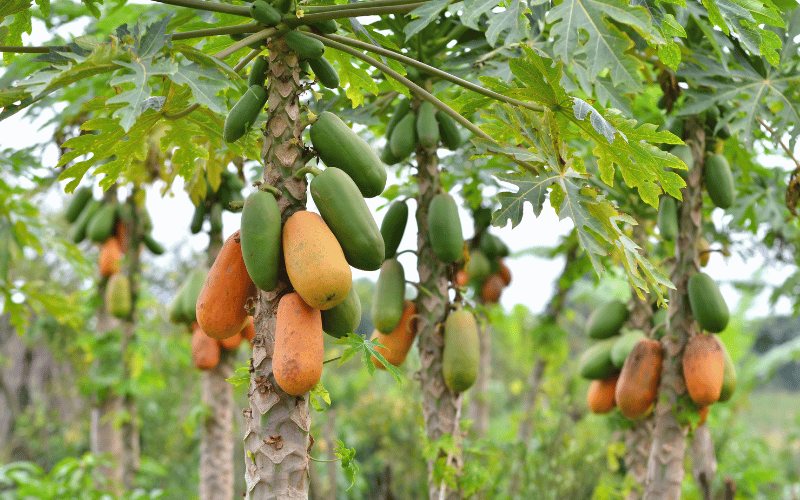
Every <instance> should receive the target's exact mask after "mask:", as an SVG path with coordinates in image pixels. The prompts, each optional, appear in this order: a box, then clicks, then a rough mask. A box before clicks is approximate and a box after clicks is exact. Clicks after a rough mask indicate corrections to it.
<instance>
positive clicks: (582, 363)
mask: <svg viewBox="0 0 800 500" xmlns="http://www.w3.org/2000/svg"><path fill="white" fill-rule="evenodd" d="M616 341H617V339H616V338H610V339H606V340H603V341H600V342H598V343H596V344H594V345H593V346H591V347H590V348H588V349H587V350H586V351H584V353H583V355H582V356H581V358H580V360H578V372H579V373H580V375H581V377H583V378H585V379H589V380H602V379H604V378H607V377H610V376H611V375H613V374H614V372H616V371H619V370H618V369H617V368H616V367H615V366H614V363H613V362H612V361H611V349H613V348H614V344H615V343H616Z"/></svg>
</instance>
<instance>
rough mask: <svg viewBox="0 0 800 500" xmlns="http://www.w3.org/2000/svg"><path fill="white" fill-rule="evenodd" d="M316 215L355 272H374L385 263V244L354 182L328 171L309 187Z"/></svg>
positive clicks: (328, 169) (337, 173)
mask: <svg viewBox="0 0 800 500" xmlns="http://www.w3.org/2000/svg"><path fill="white" fill-rule="evenodd" d="M310 190H311V197H312V198H313V199H314V204H316V206H317V209H318V210H319V214H320V215H321V216H322V219H323V220H324V221H325V223H326V224H328V227H329V228H330V230H331V232H333V234H334V235H335V236H336V239H337V240H338V241H339V244H340V245H341V246H342V251H343V252H344V256H345V259H347V262H348V263H349V264H350V265H351V266H353V267H355V268H356V269H362V270H364V271H374V270H376V269H378V268H379V267H381V264H383V261H384V251H385V243H384V242H383V236H381V232H380V230H379V229H378V225H377V224H376V223H375V219H374V218H373V217H372V213H371V212H370V210H369V208H368V207H367V203H366V202H365V201H364V197H363V196H361V193H360V192H359V190H358V187H357V186H356V184H355V182H353V179H351V178H350V176H348V175H347V174H346V173H344V171H342V170H340V169H338V168H336V167H328V168H326V169H325V171H323V172H322V173H321V174H319V175H317V176H316V177H314V179H313V180H312V181H311V185H310Z"/></svg>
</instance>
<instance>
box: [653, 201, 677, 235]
mask: <svg viewBox="0 0 800 500" xmlns="http://www.w3.org/2000/svg"><path fill="white" fill-rule="evenodd" d="M658 231H659V232H660V233H661V237H662V238H664V239H665V240H668V241H672V240H674V239H675V237H676V236H678V206H677V203H676V202H675V198H673V197H672V196H669V195H664V196H662V197H661V201H660V202H659V205H658Z"/></svg>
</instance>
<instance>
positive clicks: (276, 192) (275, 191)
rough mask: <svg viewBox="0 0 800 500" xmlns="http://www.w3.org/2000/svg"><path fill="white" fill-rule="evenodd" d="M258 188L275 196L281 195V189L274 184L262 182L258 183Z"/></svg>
mask: <svg viewBox="0 0 800 500" xmlns="http://www.w3.org/2000/svg"><path fill="white" fill-rule="evenodd" d="M258 190H259V191H266V192H268V193H272V194H274V195H275V196H280V195H281V190H280V189H278V188H276V187H275V186H273V185H271V184H264V183H260V184H259V185H258Z"/></svg>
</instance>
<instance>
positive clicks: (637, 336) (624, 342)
mask: <svg viewBox="0 0 800 500" xmlns="http://www.w3.org/2000/svg"><path fill="white" fill-rule="evenodd" d="M645 338H647V337H646V336H645V334H644V333H643V332H641V331H640V330H632V331H630V332H628V333H626V334H625V335H621V336H620V337H617V338H616V341H615V342H614V346H613V347H612V348H611V362H612V363H613V364H614V366H616V367H617V368H619V369H620V370H621V369H622V365H624V364H625V359H626V358H627V357H628V354H630V353H631V351H632V350H633V346H635V345H636V343H637V342H639V341H640V340H642V339H645Z"/></svg>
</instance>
